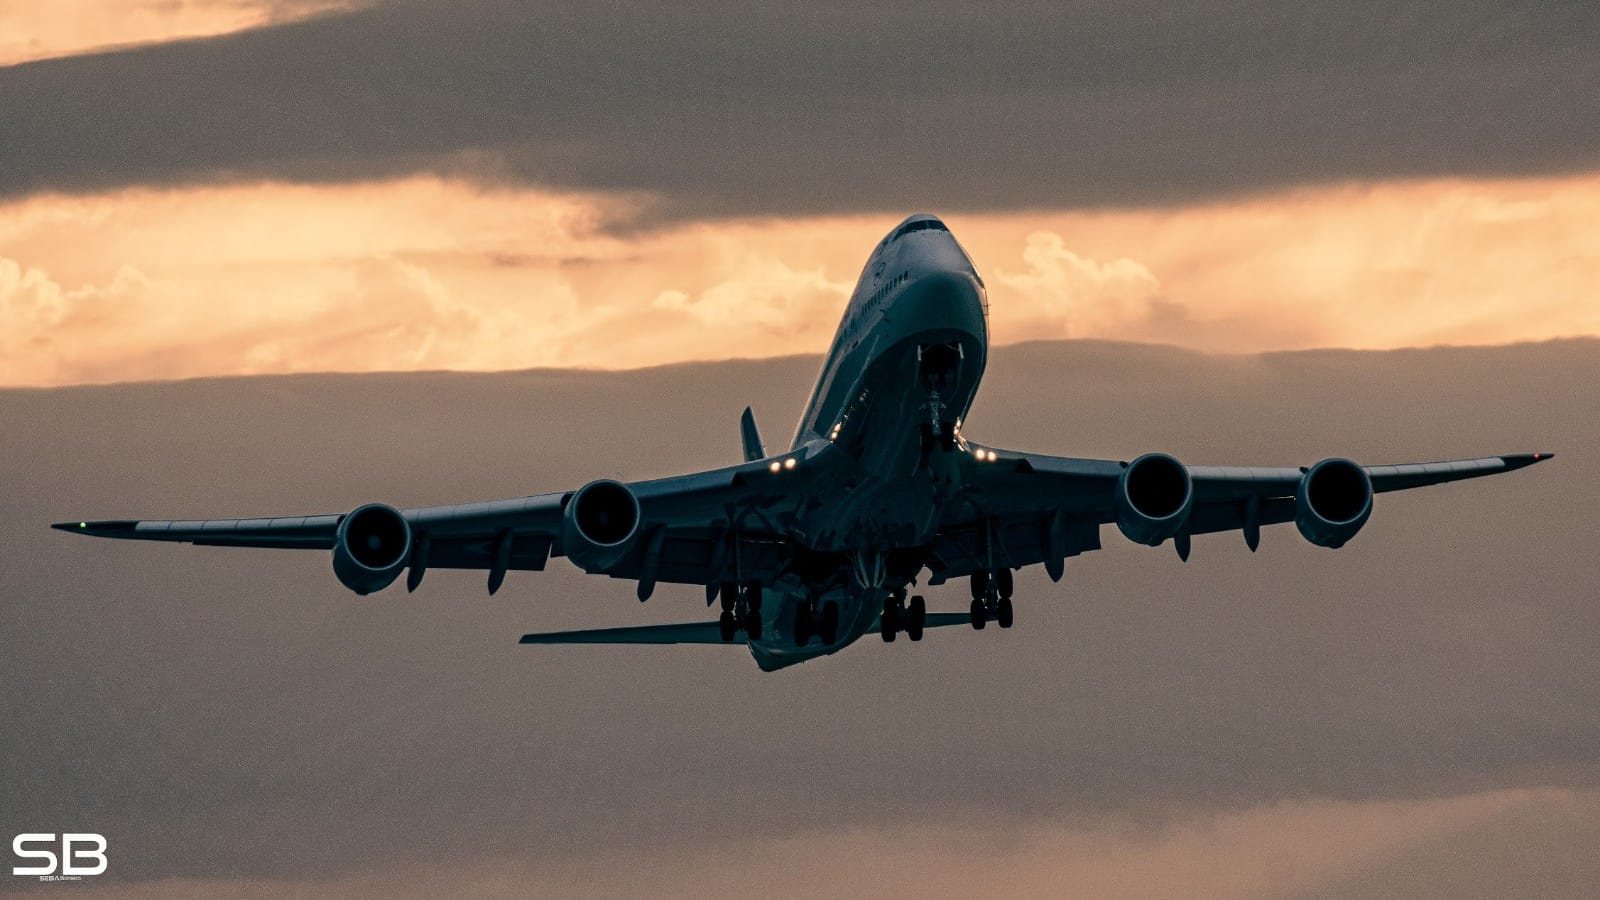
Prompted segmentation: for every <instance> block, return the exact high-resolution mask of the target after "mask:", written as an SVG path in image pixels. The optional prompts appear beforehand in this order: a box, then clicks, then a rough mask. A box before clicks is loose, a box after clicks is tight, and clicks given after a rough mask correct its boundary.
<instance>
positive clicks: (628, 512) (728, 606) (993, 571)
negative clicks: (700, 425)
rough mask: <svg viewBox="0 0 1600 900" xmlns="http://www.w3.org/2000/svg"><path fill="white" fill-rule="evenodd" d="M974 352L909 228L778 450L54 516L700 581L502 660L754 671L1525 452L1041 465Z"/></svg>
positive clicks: (929, 235) (862, 289) (971, 278)
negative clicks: (680, 595)
mask: <svg viewBox="0 0 1600 900" xmlns="http://www.w3.org/2000/svg"><path fill="white" fill-rule="evenodd" d="M988 354H989V327H988V299H987V294H986V292H985V289H984V284H983V279H982V278H980V277H979V275H978V272H977V270H976V269H975V268H974V267H973V264H972V260H971V259H970V258H969V257H968V256H967V254H966V252H965V251H964V250H963V249H962V247H961V245H960V244H959V243H957V241H956V239H955V238H954V237H953V236H952V235H951V234H950V231H949V230H948V229H947V228H946V227H945V225H944V223H943V222H941V221H940V220H939V219H937V218H935V217H933V216H927V215H918V216H912V217H911V218H909V219H906V220H905V221H904V222H902V223H900V225H898V226H897V227H895V228H894V229H893V230H892V231H891V232H890V233H889V234H888V235H887V236H886V237H884V238H883V240H881V241H880V242H879V243H878V245H877V246H876V247H875V248H874V249H873V251H872V255H871V256H870V257H869V258H868V259H867V264H866V267H865V269H864V270H863V271H862V273H861V278H860V280H859V281H858V282H857V285H856V288H855V291H854V293H853V294H852V295H851V297H850V302H849V305H848V306H847V307H846V309H845V314H844V319H843V321H841V322H840V323H839V329H838V332H837V334H836V335H835V336H834V339H833V346H832V347H831V348H830V349H829V351H828V355H827V358H826V359H825V360H824V361H823V365H822V372H821V375H820V376H819V378H818V379H817V384H816V387H815V389H814V390H813V391H812V393H811V399H810V401H809V402H808V403H807V404H806V409H805V413H804V415H803V416H802V417H801V419H800V424H799V428H798V430H797V431H796V433H795V436H794V439H793V440H792V441H791V442H790V443H789V446H788V449H786V450H784V451H783V452H781V453H775V454H772V453H768V452H767V450H766V449H765V446H764V444H763V443H762V440H761V437H760V435H759V433H758V431H757V429H756V424H755V421H754V418H753V416H752V415H751V411H750V410H749V409H748V408H746V409H745V411H744V417H743V420H742V422H741V433H742V437H743V445H744V446H743V449H744V460H743V461H742V462H740V463H738V464H737V465H732V466H728V467H725V468H721V469H714V470H711V471H707V472H698V473H695V474H691V475H681V476H676V477H670V478H661V479H656V480H650V481H638V482H632V483H624V482H621V481H616V480H611V479H600V480H596V481H591V482H589V483H588V484H586V485H584V486H582V487H580V488H578V489H576V490H566V491H556V492H553V493H548V494H539V495H536V496H531V497H517V498H514V499H509V500H491V501H486V502H478V503H463V504H460V505H456V506H431V507H419V508H413V509H397V508H395V507H393V506H388V505H385V504H382V503H368V504H366V505H363V506H360V507H358V508H356V509H354V510H352V511H350V512H347V513H342V514H333V515H316V516H292V517H283V518H256V519H212V520H189V521H154V520H136V521H130V520H110V521H82V522H64V523H61V524H58V525H55V526H54V527H55V528H59V529H61V530H63V531H70V532H76V533H78V534H87V535H95V536H98V537H108V538H128V539H133V540H149V541H179V542H184V543H191V544H202V545H207V546H223V547H277V548H288V549H298V550H318V551H321V552H324V553H331V555H332V559H333V572H334V575H335V576H336V577H337V578H338V579H339V581H340V582H341V583H343V584H344V586H345V587H347V588H349V589H350V590H352V591H354V592H356V593H357V594H370V593H373V592H376V591H381V590H383V589H385V588H387V587H389V586H390V585H391V584H392V583H394V582H395V581H396V580H397V579H399V578H400V576H401V575H402V574H404V575H405V585H406V589H407V590H416V589H417V587H418V586H419V585H420V584H421V583H422V580H423V575H424V573H426V572H427V571H428V570H429V569H430V568H447V569H479V570H486V571H487V573H488V588H489V593H491V594H492V593H494V592H495V591H496V590H498V589H499V588H500V586H501V584H502V583H503V582H504V580H505V577H506V574H507V573H508V572H511V571H538V570H542V569H544V568H545V566H546V564H547V563H548V562H549V561H550V560H551V559H552V558H554V557H565V558H566V559H567V561H568V562H570V563H571V564H573V565H575V566H577V567H578V568H579V569H582V570H583V571H584V572H588V573H592V574H596V575H608V576H610V577H612V578H619V579H627V580H631V581H633V582H634V583H635V584H636V594H637V596H638V598H639V599H640V600H645V599H647V598H649V597H650V595H651V592H652V591H653V590H654V589H655V586H656V585H657V584H660V583H662V582H666V583H674V584H692V585H703V586H704V587H705V596H706V603H707V605H710V604H713V603H718V602H719V601H720V605H721V615H720V616H719V617H718V618H717V619H716V620H713V621H705V622H692V623H682V624H669V625H648V626H640V627H630V628H606V629H597V630H587V631H566V632H556V633H545V634H530V635H526V636H524V637H523V638H522V642H523V643H525V644H575V643H577V644H585V643H586V644H601V643H625V644H675V643H720V644H731V645H738V644H742V645H744V646H747V647H748V648H749V649H750V652H751V653H752V654H753V655H754V657H755V661H756V663H757V664H758V665H759V666H760V667H761V668H762V669H763V670H767V671H771V670H774V669H779V668H782V667H784V666H788V665H792V664H794V663H799V662H804V661H806V660H809V659H813V658H815V657H818V656H823V655H826V654H830V653H835V652H838V651H839V650H841V649H843V648H844V647H847V646H849V645H850V644H851V643H853V642H855V641H856V640H857V639H859V638H861V637H863V636H864V635H867V634H869V633H873V632H876V633H878V634H880V635H881V636H882V638H883V640H884V641H887V642H892V641H894V640H895V639H896V638H897V637H899V636H900V635H904V636H905V637H906V638H908V639H909V640H911V641H920V640H921V639H922V636H923V631H924V630H925V629H927V628H933V627H937V626H949V625H965V626H968V627H971V628H974V629H978V630H982V629H984V628H985V627H987V626H988V625H989V624H991V623H992V624H994V625H996V626H998V627H999V628H1010V627H1011V626H1012V622H1013V616H1014V612H1013V608H1012V584H1013V573H1014V572H1015V571H1016V570H1017V569H1020V568H1022V567H1024V566H1031V565H1043V566H1044V567H1045V569H1046V571H1047V572H1048V573H1049V575H1050V577H1051V578H1052V579H1053V580H1059V579H1060V578H1061V575H1062V571H1063V566H1064V562H1065V560H1066V559H1067V558H1068V557H1071V556H1076V555H1078V554H1080V553H1087V552H1089V551H1091V550H1098V549H1099V548H1100V539H1101V531H1102V527H1103V526H1108V525H1114V526H1115V527H1116V530H1117V531H1118V532H1120V533H1121V534H1122V535H1123V536H1124V537H1125V538H1127V539H1128V540H1131V541H1134V542H1137V543H1140V544H1148V545H1150V546H1152V547H1154V546H1159V545H1161V544H1165V543H1170V544H1172V546H1173V547H1175V548H1176V551H1177V553H1178V555H1179V556H1180V557H1183V558H1184V559H1187V558H1188V556H1189V551H1190V543H1191V541H1192V540H1193V539H1194V537H1195V536H1196V535H1202V534H1212V533H1215V532H1230V531H1231V532H1240V533H1241V534H1242V535H1243V537H1244V541H1245V543H1246V544H1247V545H1248V546H1249V547H1250V549H1251V550H1255V549H1256V546H1257V544H1258V543H1259V541H1260V539H1261V529H1262V528H1263V527H1264V526H1267V525H1277V524H1283V523H1288V522H1293V523H1294V524H1295V527H1296V528H1297V529H1298V530H1299V532H1300V534H1301V536H1302V537H1304V538H1305V539H1306V540H1307V541H1310V542H1311V543H1312V544H1315V545H1317V546H1319V547H1341V546H1343V545H1344V544H1345V542H1347V541H1349V540H1350V539H1351V538H1353V537H1355V536H1356V533H1357V532H1359V531H1360V530H1361V527H1362V526H1363V525H1365V524H1366V522H1367V519H1368V517H1369V516H1371V515H1372V507H1373V497H1374V496H1375V495H1376V494H1381V493H1385V492H1388V491H1399V490H1406V489H1409V488H1416V487H1422V486H1424V485H1431V484H1439V483H1442V482H1446V481H1458V480H1461V479H1465V478H1477V477H1480V476H1484V475H1496V474H1499V473H1501V472H1509V471H1511V470H1513V469H1520V468H1522V467H1524V466H1528V465H1531V464H1533V463H1536V462H1539V461H1540V460H1544V459H1548V458H1550V454H1548V453H1522V454H1510V455H1504V456H1487V457H1482V458H1479V459H1464V460H1456V461H1451V462H1429V463H1409V464H1404V465H1379V466H1368V465H1361V464H1358V463H1356V462H1353V461H1351V460H1348V459H1339V458H1330V459H1324V460H1321V461H1320V462H1315V463H1313V464H1311V465H1307V466H1304V467H1293V468H1258V467H1232V466H1225V467H1218V466H1189V465H1185V464H1183V463H1181V462H1179V461H1178V460H1177V459H1174V458H1173V457H1172V456H1169V455H1167V454H1164V453H1146V454H1144V455H1142V456H1139V457H1137V458H1134V459H1132V460H1128V461H1122V460H1101V459H1075V458H1071V457H1062V456H1046V455H1042V454H1038V453H1026V452H1019V451H1016V450H1008V449H1005V448H1003V447H995V446H991V445H989V444H986V443H983V442H981V441H977V440H974V439H973V438H971V437H969V436H968V435H967V434H966V433H965V431H964V429H963V420H964V418H965V417H966V415H967V411H968V410H969V409H970V408H971V406H972V400H973V396H974V395H975V394H976V393H977V390H978V383H979V381H980V380H981V379H982V378H983V371H984V364H985V362H986V360H987V358H988ZM953 579H961V580H964V581H966V582H967V583H968V585H969V586H970V601H971V602H970V605H969V606H968V607H967V609H965V610H964V611H961V612H946V613H939V612H930V611H929V610H928V609H927V604H926V602H925V600H924V598H923V596H922V595H921V594H914V593H912V591H913V589H914V588H915V587H917V586H919V585H938V584H942V583H944V582H946V581H950V580H953Z"/></svg>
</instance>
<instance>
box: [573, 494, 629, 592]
mask: <svg viewBox="0 0 1600 900" xmlns="http://www.w3.org/2000/svg"><path fill="white" fill-rule="evenodd" d="M639 518H640V516H639V498H637V497H635V496H634V495H633V491H631V490H628V486H627V485H625V484H623V483H621V482H619V481H611V480H609V479H601V480H599V481H591V482H589V483H588V484H586V485H584V486H583V487H581V488H579V489H578V492H577V493H575V494H573V495H572V499H570V500H568V501H567V508H566V511H565V512H564V513H562V520H561V547H562V550H563V552H565V553H566V554H567V558H568V559H570V560H572V564H573V565H575V566H577V567H578V568H580V569H582V570H584V571H585V572H605V571H607V570H609V569H610V568H611V567H612V566H615V565H616V564H617V563H618V562H621V561H622V558H623V557H625V556H627V555H628V551H630V550H632V549H633V545H634V543H635V541H636V540H637V538H638V537H639Z"/></svg>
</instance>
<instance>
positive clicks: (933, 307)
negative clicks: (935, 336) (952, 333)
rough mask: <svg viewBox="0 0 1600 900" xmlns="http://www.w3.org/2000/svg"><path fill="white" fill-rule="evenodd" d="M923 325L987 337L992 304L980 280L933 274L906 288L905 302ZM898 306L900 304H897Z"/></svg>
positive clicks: (959, 273)
mask: <svg viewBox="0 0 1600 900" xmlns="http://www.w3.org/2000/svg"><path fill="white" fill-rule="evenodd" d="M901 302H902V303H904V304H905V305H906V307H907V311H908V312H909V313H910V315H911V316H912V317H913V318H915V319H916V321H917V323H918V324H919V325H922V326H923V327H929V328H952V329H956V330H958V331H964V332H967V333H968V334H974V335H984V334H986V333H987V331H988V328H987V325H988V302H987V300H986V299H985V298H984V291H983V286H982V285H980V284H979V283H978V279H977V278H975V277H973V276H972V275H971V274H969V273H966V272H949V271H945V272H930V273H928V274H926V275H923V276H921V277H918V278H916V279H914V280H913V281H912V283H911V284H910V285H908V286H907V287H906V291H905V295H904V299H903V300H902V301H901ZM897 305H898V304H897Z"/></svg>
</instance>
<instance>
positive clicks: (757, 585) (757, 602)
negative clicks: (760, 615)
mask: <svg viewBox="0 0 1600 900" xmlns="http://www.w3.org/2000/svg"><path fill="white" fill-rule="evenodd" d="M745 587H746V589H747V590H748V591H749V593H747V594H746V595H745V600H746V602H747V603H748V604H749V606H750V608H751V609H757V610H759V609H760V608H761V582H759V581H752V582H749V583H748V584H746V585H745Z"/></svg>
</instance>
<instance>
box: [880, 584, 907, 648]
mask: <svg viewBox="0 0 1600 900" xmlns="http://www.w3.org/2000/svg"><path fill="white" fill-rule="evenodd" d="M878 625H879V626H880V629H881V632H882V634H883V642H884V643H885V644H892V643H894V636H895V635H896V634H897V633H899V631H900V628H901V625H900V598H898V597H896V596H895V595H893V594H891V595H889V596H888V597H885V598H883V615H882V616H879V617H878Z"/></svg>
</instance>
